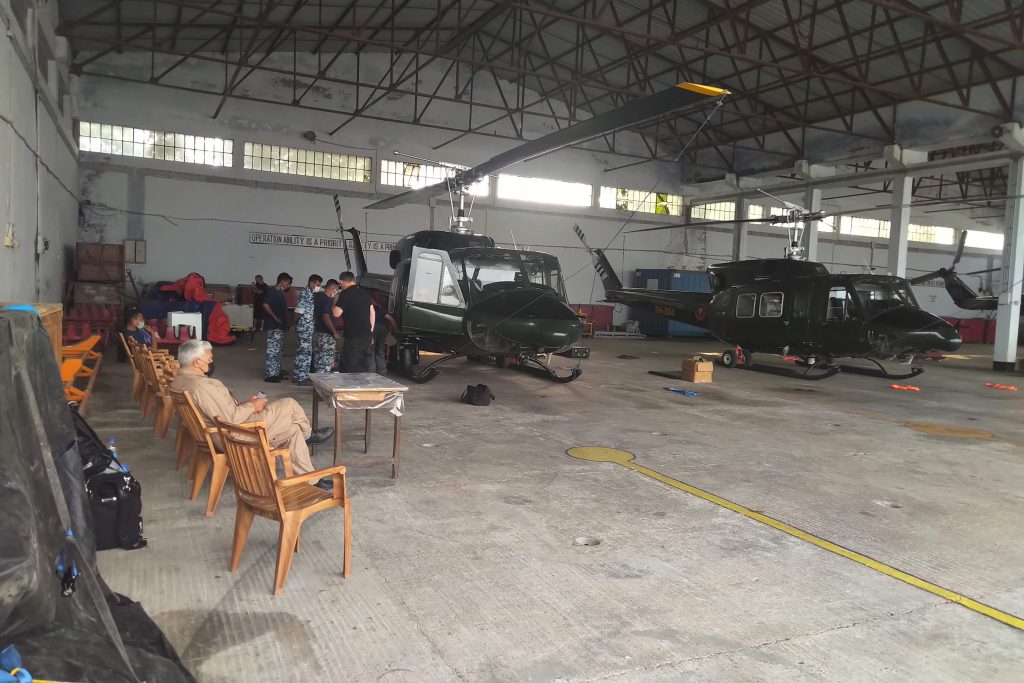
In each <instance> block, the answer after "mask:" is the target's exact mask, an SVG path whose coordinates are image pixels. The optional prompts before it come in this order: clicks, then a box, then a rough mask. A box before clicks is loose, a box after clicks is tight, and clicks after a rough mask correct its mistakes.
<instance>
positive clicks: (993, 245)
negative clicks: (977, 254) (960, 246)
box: [966, 230, 1003, 251]
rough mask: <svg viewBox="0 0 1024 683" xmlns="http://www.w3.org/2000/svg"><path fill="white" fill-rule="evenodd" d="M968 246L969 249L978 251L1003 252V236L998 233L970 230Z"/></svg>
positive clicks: (968, 232)
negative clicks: (991, 250)
mask: <svg viewBox="0 0 1024 683" xmlns="http://www.w3.org/2000/svg"><path fill="white" fill-rule="evenodd" d="M966 245H967V246H968V247H975V248H977V249H996V250H998V251H1002V250H1003V236H1002V235H1000V234H999V233H998V232H984V231H981V230H968V231H967V242H966Z"/></svg>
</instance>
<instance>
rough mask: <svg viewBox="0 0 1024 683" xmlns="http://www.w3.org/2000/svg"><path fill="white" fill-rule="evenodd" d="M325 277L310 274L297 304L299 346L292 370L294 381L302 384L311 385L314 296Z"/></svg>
mask: <svg viewBox="0 0 1024 683" xmlns="http://www.w3.org/2000/svg"><path fill="white" fill-rule="evenodd" d="M323 281H324V279H323V278H322V277H320V276H319V275H310V276H309V282H308V283H307V284H306V286H305V287H303V288H302V293H301V294H299V301H298V302H297V303H296V304H295V337H296V339H297V340H298V346H297V348H296V350H295V368H294V369H293V370H292V381H293V382H295V383H296V384H298V385H300V386H304V387H305V386H310V385H311V384H313V383H312V382H310V381H309V366H310V363H311V362H312V360H313V297H314V296H315V295H316V294H317V292H320V291H321V290H322V288H321V287H320V283H321V282H323Z"/></svg>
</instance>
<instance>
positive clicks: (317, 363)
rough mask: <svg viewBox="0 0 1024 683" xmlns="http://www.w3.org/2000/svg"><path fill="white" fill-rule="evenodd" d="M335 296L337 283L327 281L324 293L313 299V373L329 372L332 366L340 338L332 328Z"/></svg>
mask: <svg viewBox="0 0 1024 683" xmlns="http://www.w3.org/2000/svg"><path fill="white" fill-rule="evenodd" d="M337 294H338V281H337V280H328V281H327V284H326V285H324V291H322V292H319V293H318V294H316V295H315V296H314V297H313V329H314V330H315V332H314V333H313V351H314V353H313V372H330V371H331V367H332V366H333V365H334V354H335V342H336V341H337V340H338V339H339V337H340V336H341V335H339V334H338V330H336V329H335V328H334V297H335V296H337ZM310 384H312V382H310Z"/></svg>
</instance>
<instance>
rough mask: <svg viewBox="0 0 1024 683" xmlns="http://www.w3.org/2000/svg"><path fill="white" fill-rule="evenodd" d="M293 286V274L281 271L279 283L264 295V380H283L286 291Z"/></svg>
mask: <svg viewBox="0 0 1024 683" xmlns="http://www.w3.org/2000/svg"><path fill="white" fill-rule="evenodd" d="M291 286H292V276H291V275H289V274H288V273H281V274H280V275H278V276H277V284H276V285H274V287H273V288H272V289H268V290H267V293H266V294H265V295H264V296H263V318H264V329H266V331H267V357H266V362H265V364H264V371H263V381H264V382H273V383H277V382H280V381H281V351H282V349H283V347H284V334H285V332H286V331H287V330H288V327H289V324H288V304H287V303H285V300H284V293H285V292H287V291H288V289H289V288H290V287H291Z"/></svg>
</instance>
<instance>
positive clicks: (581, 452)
mask: <svg viewBox="0 0 1024 683" xmlns="http://www.w3.org/2000/svg"><path fill="white" fill-rule="evenodd" d="M566 453H567V454H568V455H569V456H571V457H573V458H577V459H579V460H589V461H590V462H613V463H616V464H619V465H622V466H623V467H628V468H629V469H631V470H633V471H634V472H639V473H640V474H643V475H644V476H647V477H650V478H651V479H654V480H656V481H660V482H661V483H663V484H668V485H669V486H671V487H672V488H676V489H679V490H680V491H685V492H686V493H689V494H691V495H694V496H697V497H698V498H701V499H703V500H706V501H708V502H709V503H714V504H715V505H718V506H720V507H723V508H725V509H727V510H732V511H733V512H738V513H739V514H741V515H743V516H744V517H748V518H750V519H752V520H754V521H756V522H760V523H761V524H767V525H768V526H770V527H771V528H773V529H777V530H778V531H781V532H783V533H785V534H789V535H790V536H793V537H795V538H799V539H800V540H801V541H806V542H807V543H810V544H811V545H816V546H818V547H819V548H821V549H823V550H827V551H829V552H831V553H835V554H836V555H841V556H843V557H845V558H846V559H848V560H853V561H854V562H857V563H858V564H862V565H864V566H865V567H867V568H869V569H873V570H875V571H876V572H879V573H882V574H885V575H886V576H891V577H892V578H894V579H899V580H900V581H902V582H904V583H907V584H910V585H911V586H914V587H915V588H920V589H921V590H925V591H928V592H929V593H932V594H934V595H937V596H939V597H940V598H943V599H944V600H949V601H950V602H955V603H957V604H958V605H963V606H964V607H966V608H967V609H970V610H974V611H975V612H977V613H978V614H983V615H985V616H986V617H990V618H992V619H995V620H996V621H999V622H1002V623H1004V624H1006V625H1008V626H1012V627H1013V628H1016V629H1020V630H1022V631H1024V619H1021V618H1020V617H1018V616H1014V615H1012V614H1009V613H1007V612H1003V611H1002V610H998V609H996V608H994V607H990V606H988V605H986V604H984V603H981V602H978V601H977V600H972V599H971V598H969V597H967V596H965V595H961V594H960V593H957V592H955V591H951V590H949V589H948V588H943V587H942V586H939V585H936V584H934V583H931V582H930V581H925V580H924V579H921V578H918V577H916V576H914V575H913V574H908V573H907V572H904V571H900V570H899V569H896V568H895V567H890V566H889V565H887V564H884V563H882V562H879V561H878V560H874V559H872V558H870V557H868V556H867V555H864V554H862V553H858V552H856V551H854V550H850V549H849V548H844V547H843V546H841V545H838V544H836V543H833V542H832V541H828V540H825V539H824V538H821V537H819V536H815V535H814V534H812V533H808V532H806V531H804V530H802V529H798V528H796V527H795V526H792V525H790V524H786V523H785V522H780V521H779V520H777V519H774V518H772V517H769V516H768V515H764V514H761V513H760V512H755V511H754V510H751V509H750V508H747V507H744V506H742V505H740V504H738V503H734V502H732V501H731V500H726V499H725V498H722V497H721V496H716V495H715V494H713V493H708V492H707V491H704V490H703V489H699V488H697V487H696V486H691V485H689V484H687V483H685V482H681V481H679V480H678V479H673V478H672V477H669V476H666V475H664V474H662V473H661V472H657V471H655V470H652V469H650V468H649V467H644V466H643V465H638V464H636V463H635V462H633V458H634V456H633V454H632V453H628V452H626V451H621V450H619V449H617V448H601V447H582V448H570V449H569V450H568V451H566Z"/></svg>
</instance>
